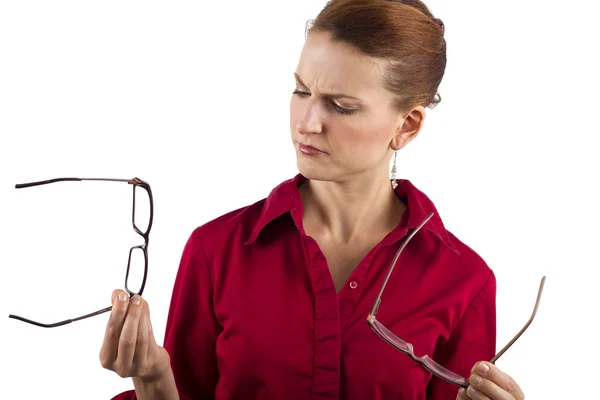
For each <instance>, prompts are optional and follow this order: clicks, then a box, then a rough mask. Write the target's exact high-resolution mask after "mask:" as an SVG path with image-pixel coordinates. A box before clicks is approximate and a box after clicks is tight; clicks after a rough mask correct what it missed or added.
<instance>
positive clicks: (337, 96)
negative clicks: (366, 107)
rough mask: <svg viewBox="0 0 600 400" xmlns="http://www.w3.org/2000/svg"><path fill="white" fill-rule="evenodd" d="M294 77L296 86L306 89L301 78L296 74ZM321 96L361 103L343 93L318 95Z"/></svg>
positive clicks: (356, 98)
mask: <svg viewBox="0 0 600 400" xmlns="http://www.w3.org/2000/svg"><path fill="white" fill-rule="evenodd" d="M294 77H295V78H296V83H297V84H298V86H300V87H302V88H304V89H308V86H307V85H306V84H305V83H304V82H303V81H302V78H300V76H299V75H298V73H296V72H294ZM320 94H321V96H323V97H328V98H330V99H339V98H342V97H344V98H347V99H353V100H358V101H361V100H360V99H359V98H358V97H354V96H350V95H348V94H343V93H320Z"/></svg>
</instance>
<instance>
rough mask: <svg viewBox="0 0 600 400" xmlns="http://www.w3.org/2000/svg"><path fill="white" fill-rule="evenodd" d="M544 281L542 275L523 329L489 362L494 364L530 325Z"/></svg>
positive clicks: (538, 303)
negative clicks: (529, 315) (531, 309)
mask: <svg viewBox="0 0 600 400" xmlns="http://www.w3.org/2000/svg"><path fill="white" fill-rule="evenodd" d="M544 282H546V277H545V276H544V277H542V281H541V282H540V289H539V290H538V295H537V299H536V301H535V307H533V312H532V313H531V317H530V318H529V321H527V323H526V324H525V326H524V327H523V329H521V330H520V331H519V333H517V335H516V336H515V337H514V338H513V339H512V340H511V341H510V342H508V344H507V345H506V346H504V348H503V349H502V350H500V351H499V352H498V354H496V355H495V356H494V358H492V359H491V360H490V363H492V364H494V363H495V362H496V361H497V360H498V359H499V358H500V356H502V354H504V352H506V350H508V349H509V348H510V346H512V345H513V344H514V343H515V342H516V341H517V339H518V338H520V337H521V335H522V334H523V332H525V330H527V328H528V327H529V325H531V322H532V321H533V319H534V318H535V314H537V310H538V306H539V305H540V299H541V298H542V291H543V290H544Z"/></svg>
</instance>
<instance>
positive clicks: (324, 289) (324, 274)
mask: <svg viewBox="0 0 600 400" xmlns="http://www.w3.org/2000/svg"><path fill="white" fill-rule="evenodd" d="M305 180H306V178H304V177H303V176H302V175H297V176H296V177H295V178H293V179H290V180H288V181H285V182H283V183H282V184H280V185H279V186H277V187H276V188H275V189H274V190H273V191H272V192H271V194H270V195H269V197H267V198H266V199H263V200H261V201H259V202H257V203H255V204H253V205H251V206H248V207H244V208H241V209H239V210H236V211H233V212H230V213H228V214H226V215H223V216H221V217H219V218H217V219H215V220H213V221H210V222H208V223H206V224H204V225H203V226H201V227H199V228H197V229H196V230H195V231H194V232H193V233H192V235H191V237H190V238H189V240H188V242H187V244H186V246H185V249H184V251H183V255H182V258H181V264H180V266H179V271H178V274H177V278H176V281H175V286H174V289H173V296H172V300H171V308H170V311H169V316H168V320H167V327H166V334H165V343H164V347H165V348H166V349H167V351H168V352H169V354H170V356H171V364H172V368H173V372H174V375H175V380H176V382H177V386H178V389H179V392H180V396H181V399H182V400H184V399H189V400H192V399H193V400H203V399H219V400H229V399H263V400H267V399H268V400H271V399H272V400H283V399H286V400H293V399H298V400H300V399H302V400H306V399H318V400H329V399H332V400H333V399H345V400H365V399H373V400H383V399H386V400H387V399H394V400H397V399H405V400H419V399H435V400H445V399H452V400H454V399H455V398H456V394H457V390H458V388H457V387H455V386H453V385H450V384H448V383H446V382H444V381H442V380H440V379H438V378H436V377H432V376H431V374H430V373H429V372H428V371H426V370H425V369H424V368H422V367H421V366H420V365H419V364H417V363H416V362H414V361H413V360H412V359H410V357H408V356H407V355H405V354H403V353H401V352H399V351H397V350H395V349H394V348H393V347H391V346H390V345H388V344H387V343H385V342H384V341H383V340H382V339H380V338H379V337H378V336H377V335H376V334H375V333H374V332H373V331H372V330H371V328H370V327H369V326H368V324H367V315H368V314H369V311H370V308H371V306H372V305H373V301H374V299H375V297H376V295H377V291H378V289H379V288H380V287H381V284H382V281H383V278H384V275H385V273H386V272H387V269H388V267H389V264H390V262H391V260H392V258H393V256H394V254H395V252H396V250H397V248H398V246H399V245H400V243H401V239H402V238H403V237H405V235H406V234H407V231H408V230H409V229H411V228H414V227H416V226H417V225H419V223H421V221H422V220H423V219H425V217H426V216H427V215H428V214H429V212H431V211H433V212H434V213H435V214H434V216H433V217H432V218H431V220H429V222H427V224H426V225H425V226H424V227H423V228H422V229H421V230H420V231H419V232H418V233H417V234H416V236H415V237H414V238H413V239H412V240H411V241H410V243H409V244H408V246H407V247H406V249H405V250H404V251H403V253H402V256H401V257H400V259H399V260H398V264H397V266H396V268H395V269H394V272H393V273H392V276H391V277H390V280H389V282H388V284H387V287H386V289H385V291H384V293H383V298H382V302H381V305H380V308H379V313H378V315H377V319H378V320H379V321H381V322H382V323H383V324H384V325H385V326H386V327H387V328H389V329H390V330H391V331H393V332H394V333H395V334H396V335H398V336H399V337H400V338H402V339H403V340H405V341H407V342H409V343H412V344H413V345H414V349H415V354H416V355H417V356H422V355H425V354H427V355H429V356H430V357H432V358H433V359H434V360H436V361H437V362H439V363H440V364H442V365H444V366H446V367H448V368H450V369H451V370H452V371H454V372H457V373H459V374H462V375H463V376H465V377H468V376H469V372H470V370H471V368H472V366H473V364H475V362H477V361H480V360H489V359H491V358H492V357H493V356H494V352H495V346H496V343H495V337H496V312H495V297H496V280H495V276H494V274H493V272H492V271H491V270H490V269H489V268H488V266H487V265H486V263H485V262H484V261H483V260H482V259H481V257H479V256H478V255H477V254H476V253H475V252H474V251H473V250H472V249H471V248H469V247H468V246H466V245H465V244H463V243H462V242H461V241H459V240H458V239H457V238H456V237H454V236H453V235H452V234H451V233H450V232H448V231H447V230H446V229H445V228H444V225H443V224H442V220H441V219H440V217H439V216H438V215H437V211H436V209H435V207H434V205H433V203H432V202H431V200H429V198H427V196H425V195H424V194H423V193H422V192H421V191H419V190H418V189H417V188H416V187H415V186H413V185H412V184H411V183H410V182H409V181H407V180H398V187H397V188H396V193H397V195H398V196H399V197H400V198H401V199H402V200H403V202H404V203H405V204H406V205H407V211H406V212H405V213H404V217H403V218H402V221H401V222H400V223H399V225H398V226H397V227H396V228H395V229H394V230H393V231H392V232H390V233H389V234H388V235H387V236H386V237H385V238H384V239H383V240H382V241H381V242H380V243H379V244H377V245H376V246H375V247H374V248H373V249H372V250H371V251H370V252H369V253H368V254H367V255H366V257H365V258H364V259H363V260H362V261H361V262H360V264H359V265H358V266H357V267H356V269H355V270H354V272H353V273H352V274H351V276H350V278H349V279H348V281H347V284H346V285H345V287H344V288H343V289H342V290H341V291H340V292H339V294H338V293H337V292H336V289H335V286H334V284H333V280H332V278H331V274H330V272H329V269H328V267H327V261H326V260H325V257H324V256H323V253H322V252H321V251H320V249H319V246H318V245H317V243H316V241H315V240H314V239H312V238H310V237H308V236H306V234H305V232H304V229H303V227H302V213H303V207H302V202H301V199H300V194H299V191H298V186H299V185H300V184H301V183H303V182H304V181H305ZM133 399H135V393H134V392H133V391H129V392H125V393H122V394H120V395H118V396H116V397H114V398H113V400H133Z"/></svg>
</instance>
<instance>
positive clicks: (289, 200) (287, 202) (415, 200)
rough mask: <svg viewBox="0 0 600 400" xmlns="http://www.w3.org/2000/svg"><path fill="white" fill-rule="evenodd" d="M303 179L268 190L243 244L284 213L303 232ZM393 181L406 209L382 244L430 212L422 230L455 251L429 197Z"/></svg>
mask: <svg viewBox="0 0 600 400" xmlns="http://www.w3.org/2000/svg"><path fill="white" fill-rule="evenodd" d="M306 181H307V178H306V177H304V176H303V175H302V174H297V175H296V176H295V177H294V178H292V179H289V180H286V181H284V182H282V183H280V184H279V185H278V186H277V187H275V188H274V189H273V190H272V191H271V193H270V194H269V196H268V197H267V198H266V199H265V202H264V203H263V205H262V211H261V213H260V216H259V218H258V220H257V221H256V222H255V224H254V227H253V229H252V232H251V234H250V237H249V238H248V240H247V241H246V242H245V243H244V244H246V245H249V244H252V243H254V242H255V241H256V239H257V238H258V235H259V234H260V232H261V231H262V230H263V229H264V228H265V226H266V225H267V224H269V223H270V222H271V221H273V220H275V219H276V218H279V217H280V216H282V215H284V214H286V213H291V214H292V218H293V219H294V222H295V223H296V227H297V228H298V230H300V232H301V233H302V234H304V231H303V229H302V224H301V218H302V200H301V199H300V192H299V191H298V187H299V186H300V185H301V184H303V183H304V182H306ZM396 181H397V182H398V186H397V187H396V189H395V192H396V194H397V195H398V197H400V199H402V201H404V203H405V204H406V205H407V209H406V211H405V212H408V219H406V218H403V221H406V224H402V223H401V224H400V225H399V226H398V227H397V228H396V229H395V230H394V231H392V233H391V234H390V235H388V236H387V237H386V239H385V240H384V243H383V244H384V245H389V244H392V243H394V242H396V241H397V240H399V239H401V238H402V237H403V236H404V235H405V234H406V232H407V230H409V229H414V228H416V227H417V226H418V225H419V224H420V223H421V222H422V221H423V220H424V219H425V218H426V217H427V215H429V213H430V212H433V217H431V219H430V220H429V221H428V222H427V223H426V224H425V226H424V227H423V230H427V231H429V232H431V233H433V234H434V235H435V236H436V237H437V238H438V239H439V240H440V241H441V242H442V243H443V244H444V245H446V246H447V247H448V248H449V249H450V250H452V251H454V252H455V253H457V254H458V250H457V249H456V247H455V246H454V243H453V241H452V239H451V238H450V235H448V231H447V230H446V228H445V227H444V224H443V222H442V219H441V218H440V216H439V214H438V212H437V209H436V208H435V205H434V204H433V202H432V201H431V200H430V199H429V197H427V196H426V195H425V194H424V193H423V192H421V191H420V190H419V189H417V188H416V187H415V186H414V185H413V184H412V183H411V182H410V181H409V180H407V179H397V180H396Z"/></svg>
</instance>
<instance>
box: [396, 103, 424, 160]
mask: <svg viewBox="0 0 600 400" xmlns="http://www.w3.org/2000/svg"><path fill="white" fill-rule="evenodd" d="M424 121H425V108H424V107H423V106H417V107H415V108H413V109H412V110H410V111H409V112H407V113H403V114H402V115H401V116H400V118H399V119H398V126H397V128H396V134H395V135H394V138H393V139H392V142H391V143H390V147H391V148H392V149H394V150H400V149H401V148H403V147H404V146H406V145H407V144H408V143H410V141H411V140H413V139H414V138H416V137H417V135H418V134H419V132H420V131H421V127H422V126H423V122H424Z"/></svg>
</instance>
